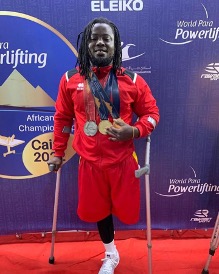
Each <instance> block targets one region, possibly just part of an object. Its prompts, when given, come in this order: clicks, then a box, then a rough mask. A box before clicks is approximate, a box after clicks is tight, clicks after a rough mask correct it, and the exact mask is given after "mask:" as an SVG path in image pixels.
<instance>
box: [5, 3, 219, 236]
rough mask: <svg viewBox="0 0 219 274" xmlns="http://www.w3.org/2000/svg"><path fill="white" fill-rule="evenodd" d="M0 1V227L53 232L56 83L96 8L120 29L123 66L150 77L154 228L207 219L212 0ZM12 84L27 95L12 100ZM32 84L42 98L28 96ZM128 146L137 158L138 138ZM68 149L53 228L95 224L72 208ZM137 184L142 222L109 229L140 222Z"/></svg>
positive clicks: (206, 223)
mask: <svg viewBox="0 0 219 274" xmlns="http://www.w3.org/2000/svg"><path fill="white" fill-rule="evenodd" d="M0 7H1V12H0V21H1V25H2V26H5V27H4V28H1V30H0V33H1V35H0V37H1V40H0V104H1V107H0V113H1V114H0V115H1V119H0V129H1V130H0V136H1V140H0V141H1V143H0V144H1V146H0V163H1V165H0V174H1V177H0V224H1V225H0V234H11V233H15V232H31V231H49V230H51V226H52V217H53V202H54V191H55V174H49V173H47V171H45V170H44V168H45V167H44V166H45V165H46V164H45V162H46V160H47V157H48V154H49V153H51V152H50V142H51V141H50V140H51V136H50V132H51V131H52V126H53V121H52V118H51V116H53V111H54V101H55V99H56V96H57V89H58V83H59V80H60V77H61V75H62V74H63V73H64V72H65V71H66V70H68V69H70V68H72V67H74V65H75V61H76V41H77V35H78V34H79V33H80V32H81V31H82V30H83V27H84V25H86V24H87V23H88V21H90V20H91V19H93V18H94V17H99V16H106V17H108V18H109V19H111V20H112V21H114V22H115V23H116V25H117V26H118V28H119V29H120V32H121V37H122V42H123V66H124V67H126V68H128V69H130V70H132V71H135V72H138V73H139V74H140V75H141V76H142V77H143V78H144V79H145V80H146V81H147V82H148V84H149V86H150V87H151V89H152V91H153V94H154V96H155V98H156V99H157V102H158V106H159V108H160V114H161V121H160V124H159V126H158V127H157V129H156V130H155V132H154V133H153V134H152V142H151V174H150V186H151V211H152V228H154V229H194V228H197V229H200V228H210V227H213V226H214V222H215V219H216V216H217V212H218V209H219V199H218V195H219V169H218V163H219V119H218V109H219V108H218V105H219V88H218V83H219V59H218V56H219V47H218V39H219V19H218V13H219V3H216V1H214V2H213V1H212V2H209V1H207V0H203V1H198V0H195V1H192V2H191V1H185V0H177V1H176V0H170V1H168V2H166V1H161V0H154V1H147V0H146V1H143V0H130V1H126V0H124V1H120V0H118V1H115V0H114V1H112V0H108V1H106V0H100V1H92V0H89V1H87V0H86V1H85V0H81V1H73V0H66V1H59V0H54V1H52V0H47V1H45V0H39V1H35V2H34V3H33V1H19V2H15V1H10V0H9V1H3V0H0ZM92 9H93V10H92ZM2 11H11V13H10V14H9V13H6V12H2ZM12 12H18V13H19V14H14V13H12ZM21 56H23V57H21ZM16 58H17V59H16ZM22 58H23V59H22ZM16 62H17V63H16ZM12 79H15V80H16V81H17V82H16V84H15V85H12V84H11V83H12V82H11V81H12ZM21 83H22V84H21ZM9 87H10V88H9ZM18 89H20V90H26V91H28V93H27V92H26V93H22V96H23V97H21V98H19V96H17V95H15V93H16V90H18ZM35 90H37V91H39V92H40V94H41V97H40V99H36V100H35V97H31V98H32V99H31V100H27V98H28V94H32V95H31V96H34V95H33V94H34V91H35ZM9 98H10V99H9ZM11 98H16V100H12V99H11ZM23 98H24V99H23ZM33 98H34V100H33ZM20 99H21V100H20ZM37 100H38V101H37ZM9 101H10V104H8V102H9ZM21 102H23V105H22V103H21ZM21 107H22V108H21ZM13 135H15V143H14V144H15V145H16V146H15V147H13V148H12V147H11V148H10V153H9V154H5V153H7V145H6V143H5V139H4V138H3V137H10V138H12V136H13ZM40 147H41V148H40ZM13 150H15V154H13V153H12V152H11V151H13ZM136 150H137V153H138V157H139V160H140V163H141V165H143V164H144V150H145V140H141V141H137V142H136ZM30 152H31V153H32V154H34V155H35V156H33V157H32V158H31V157H30V156H27V155H30ZM39 152H40V153H39ZM28 153H29V154H28ZM37 153H38V154H37ZM70 154H71V153H70ZM4 155H5V156H4ZM72 156H73V155H72V154H71V155H69V156H68V160H69V161H68V162H67V163H66V164H65V165H64V167H63V172H62V183H61V189H60V199H59V212H58V229H59V230H71V229H82V230H92V229H96V226H95V224H87V223H84V222H82V221H80V220H79V218H78V217H77V215H76V208H77V162H78V156H77V155H74V156H73V157H72ZM28 157H30V158H28ZM31 161H32V162H33V164H30V163H31ZM37 161H38V163H37V164H38V166H37V168H35V166H34V165H35V163H36V162H37ZM39 169H40V170H41V171H42V173H40V175H39V173H38V172H39V171H38V170H39ZM141 183H142V195H141V198H142V201H141V219H140V222H139V223H138V224H136V225H134V226H126V225H124V224H122V223H120V222H119V221H118V220H116V227H117V229H145V227H146V224H145V222H146V221H145V216H146V209H145V190H144V178H141Z"/></svg>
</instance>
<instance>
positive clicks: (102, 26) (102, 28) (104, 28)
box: [91, 23, 114, 35]
mask: <svg viewBox="0 0 219 274" xmlns="http://www.w3.org/2000/svg"><path fill="white" fill-rule="evenodd" d="M99 32H104V33H106V34H108V35H114V31H113V29H112V27H111V26H110V25H108V24H106V23H96V24H94V25H93V27H92V29H91V34H98V33H99Z"/></svg>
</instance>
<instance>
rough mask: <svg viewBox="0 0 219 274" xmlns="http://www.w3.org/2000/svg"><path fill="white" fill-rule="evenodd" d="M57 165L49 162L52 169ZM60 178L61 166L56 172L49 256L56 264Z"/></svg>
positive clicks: (52, 262) (50, 261) (51, 261)
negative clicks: (55, 248)
mask: <svg viewBox="0 0 219 274" xmlns="http://www.w3.org/2000/svg"><path fill="white" fill-rule="evenodd" d="M55 167H56V165H55V164H49V170H50V171H54V170H55ZM60 179H61V168H59V169H58V171H57V173H56V189H55V201H54V210H53V222H52V242H51V251H50V257H49V263H50V264H54V262H55V258H54V246H55V234H56V224H57V213H58V200H59V189H60Z"/></svg>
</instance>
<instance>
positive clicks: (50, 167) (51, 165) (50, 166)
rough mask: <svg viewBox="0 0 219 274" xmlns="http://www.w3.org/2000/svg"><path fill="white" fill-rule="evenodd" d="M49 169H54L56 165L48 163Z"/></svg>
mask: <svg viewBox="0 0 219 274" xmlns="http://www.w3.org/2000/svg"><path fill="white" fill-rule="evenodd" d="M48 168H49V171H55V168H56V165H55V164H48Z"/></svg>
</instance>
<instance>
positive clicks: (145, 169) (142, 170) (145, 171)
mask: <svg viewBox="0 0 219 274" xmlns="http://www.w3.org/2000/svg"><path fill="white" fill-rule="evenodd" d="M146 141H147V142H146V152H145V166H144V167H142V168H140V169H138V170H136V171H135V177H137V178H140V177H141V176H142V175H143V174H145V195H146V220H147V247H148V273H149V274H152V250H151V249H152V243H151V208H150V184H149V174H150V164H149V161H150V142H151V138H150V136H148V137H147V140H146Z"/></svg>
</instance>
